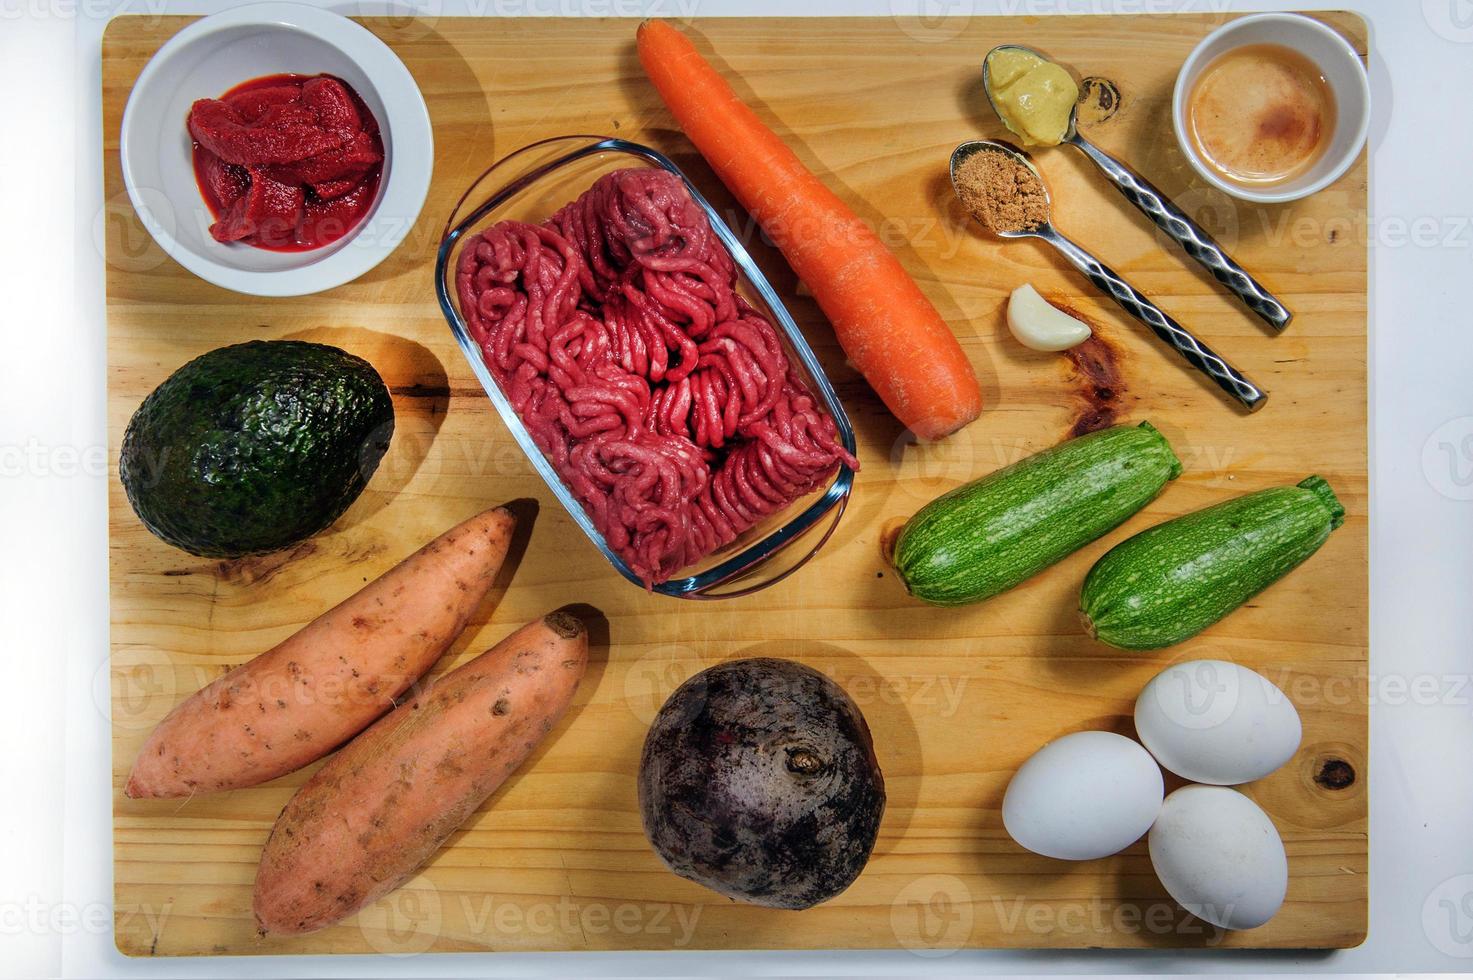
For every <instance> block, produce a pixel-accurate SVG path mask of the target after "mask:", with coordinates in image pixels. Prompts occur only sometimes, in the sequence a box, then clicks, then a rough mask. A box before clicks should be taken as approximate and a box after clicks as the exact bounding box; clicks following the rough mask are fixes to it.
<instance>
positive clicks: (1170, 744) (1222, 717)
mask: <svg viewBox="0 0 1473 980" xmlns="http://www.w3.org/2000/svg"><path fill="white" fill-rule="evenodd" d="M1135 730H1136V734H1137V735H1139V736H1140V740H1141V743H1142V744H1143V745H1145V747H1146V748H1147V749H1149V750H1150V752H1151V754H1152V755H1154V756H1155V757H1156V761H1157V762H1159V763H1161V765H1162V766H1163V767H1164V768H1165V769H1167V770H1169V771H1170V772H1174V773H1176V774H1177V775H1178V776H1181V777H1182V778H1184V779H1190V780H1191V781H1192V782H1195V783H1211V784H1213V785H1216V786H1236V785H1238V784H1239V783H1247V782H1251V781H1253V780H1255V779H1261V778H1263V777H1264V776H1267V775H1268V774H1269V773H1271V772H1273V771H1274V770H1275V769H1278V768H1279V767H1280V766H1282V765H1283V764H1284V763H1286V762H1288V761H1289V759H1291V758H1292V757H1293V755H1294V753H1295V751H1297V750H1298V748H1299V740H1300V737H1301V735H1302V734H1303V732H1302V728H1301V726H1300V722H1299V712H1297V711H1295V710H1294V703H1293V702H1292V701H1290V700H1289V698H1288V696H1286V695H1285V694H1284V692H1283V691H1281V690H1279V689H1278V688H1277V687H1276V686H1274V684H1273V683H1272V682H1271V681H1270V680H1269V679H1268V678H1267V677H1264V676H1263V675H1262V674H1257V673H1254V672H1253V671H1251V670H1249V669H1248V668H1247V667H1242V666H1239V665H1238V664H1235V663H1229V662H1228V661H1226V660H1191V661H1187V662H1185V663H1180V664H1173V665H1172V666H1170V667H1167V668H1166V669H1165V670H1163V671H1162V672H1161V673H1159V674H1157V675H1156V676H1155V677H1154V678H1152V679H1151V681H1150V683H1148V684H1147V685H1146V686H1145V688H1144V689H1143V690H1142V691H1141V693H1140V697H1138V698H1137V699H1136V702H1135Z"/></svg>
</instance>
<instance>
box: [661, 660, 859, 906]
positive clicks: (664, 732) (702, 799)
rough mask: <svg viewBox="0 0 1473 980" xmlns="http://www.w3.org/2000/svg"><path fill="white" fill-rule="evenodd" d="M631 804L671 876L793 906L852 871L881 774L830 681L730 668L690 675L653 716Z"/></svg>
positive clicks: (799, 670) (839, 883) (798, 669)
mask: <svg viewBox="0 0 1473 980" xmlns="http://www.w3.org/2000/svg"><path fill="white" fill-rule="evenodd" d="M639 806H640V812H641V814H642V815H643V819H644V831H645V835H646V836H647V837H649V840H650V843H651V844H652V845H653V846H654V849H655V853H656V854H658V855H659V856H660V858H661V860H663V861H664V862H665V863H666V864H667V865H668V866H669V867H670V870H672V871H674V872H675V873H676V874H678V875H680V876H681V877H682V878H689V879H690V880H691V881H695V882H698V883H700V884H702V885H705V886H706V887H708V888H711V889H714V890H715V891H718V892H720V893H721V894H723V895H727V896H729V897H731V898H736V899H741V900H742V901H744V902H751V903H752V904H754V905H766V906H769V907H772V908H782V909H805V908H808V907H810V906H813V905H817V904H818V903H819V902H823V901H827V900H828V899H830V898H833V897H834V896H835V895H837V894H839V893H840V892H842V891H843V890H844V889H845V888H848V887H849V885H850V884H851V883H852V882H853V881H854V879H855V878H857V877H859V873H860V872H861V871H862V870H864V866H865V864H866V863H867V862H868V860H869V855H870V851H871V850H872V849H873V848H874V845H875V837H876V836H877V834H878V833H879V829H880V817H881V816H882V815H883V813H884V810H885V778H884V775H883V774H882V773H881V772H880V766H879V763H878V762H877V761H876V759H875V752H874V746H873V743H872V741H871V739H870V733H869V726H868V725H866V724H865V720H864V716H863V715H862V714H860V712H859V708H858V707H856V706H855V704H854V702H853V701H852V700H850V699H849V696H848V695H847V694H845V693H844V691H843V689H842V688H840V687H839V686H838V685H837V684H835V683H834V682H833V681H831V680H829V679H828V678H827V677H825V676H824V675H822V674H820V673H818V672H817V671H816V670H813V669H811V668H809V667H805V666H803V665H802V664H799V663H794V662H793V661H790V660H776V659H770V658H757V659H751V660H737V661H732V662H729V663H724V664H719V665H717V666H715V667H711V668H709V669H707V670H704V671H702V672H701V673H699V674H697V675H696V676H694V677H692V678H691V679H690V680H688V681H686V682H685V683H684V684H682V685H681V686H680V687H679V688H678V689H677V690H676V691H675V693H674V694H672V695H671V696H670V699H669V700H668V701H666V702H665V705H664V707H662V708H661V709H660V712H659V714H658V715H657V716H656V718H655V721H654V724H652V725H651V726H650V731H649V735H648V736H647V737H646V738H645V743H644V753H643V756H642V757H641V759H640V765H639Z"/></svg>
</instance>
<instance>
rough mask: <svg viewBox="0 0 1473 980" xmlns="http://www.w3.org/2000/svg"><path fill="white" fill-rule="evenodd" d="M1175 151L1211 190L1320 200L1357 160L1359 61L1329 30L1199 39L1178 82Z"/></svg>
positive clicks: (1246, 25)
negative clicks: (1319, 193)
mask: <svg viewBox="0 0 1473 980" xmlns="http://www.w3.org/2000/svg"><path fill="white" fill-rule="evenodd" d="M1171 121H1172V128H1173V129H1174V130H1175V132H1176V141H1177V145H1179V146H1180V147H1181V151H1182V153H1183V154H1184V155H1185V156H1186V158H1187V160H1188V161H1189V162H1190V163H1191V165H1192V168H1193V169H1194V170H1196V171H1197V173H1199V174H1201V175H1202V178H1203V179H1204V180H1206V181H1207V182H1208V183H1209V184H1211V185H1212V186H1213V187H1216V188H1217V189H1218V190H1221V191H1222V192H1223V193H1225V194H1229V195H1231V196H1233V197H1236V198H1239V199H1240V200H1244V201H1253V202H1255V203H1259V204H1278V203H1282V202H1286V201H1297V200H1299V199H1300V198H1303V197H1308V196H1309V195H1311V194H1314V193H1315V192H1317V191H1320V190H1323V189H1324V188H1326V187H1328V186H1329V185H1330V184H1332V183H1334V182H1335V181H1336V180H1338V179H1339V178H1340V177H1341V176H1342V175H1344V173H1345V171H1346V170H1348V169H1350V166H1351V164H1353V163H1355V161H1356V158H1357V157H1359V156H1360V150H1361V147H1362V146H1363V145H1364V144H1365V141H1366V131H1367V129H1368V127H1369V126H1370V121H1371V90H1370V84H1369V82H1368V81H1367V79H1366V69H1365V66H1364V64H1362V62H1361V57H1360V55H1359V54H1358V53H1357V52H1356V50H1355V48H1353V47H1351V45H1350V42H1348V41H1347V40H1345V38H1344V37H1342V36H1341V35H1340V34H1339V33H1337V32H1336V31H1335V30H1334V29H1333V28H1331V27H1329V26H1328V25H1326V24H1324V23H1321V22H1320V21H1317V20H1314V19H1312V18H1309V17H1304V16H1301V15H1299V14H1253V15H1250V16H1247V17H1240V18H1238V19H1237V20H1233V21H1230V22H1228V23H1227V24H1224V25H1223V26H1222V27H1219V28H1218V29H1217V30H1215V31H1213V32H1212V33H1211V34H1209V35H1207V37H1205V38H1203V39H1202V41H1201V43H1199V44H1198V45H1197V46H1196V48H1194V49H1193V50H1192V53H1191V54H1190V55H1189V56H1188V57H1187V60H1186V62H1185V63H1183V65H1182V67H1181V71H1180V72H1178V73H1177V76H1176V88H1175V90H1174V91H1173V93H1172V99H1171Z"/></svg>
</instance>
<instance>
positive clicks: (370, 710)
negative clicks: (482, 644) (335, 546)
mask: <svg viewBox="0 0 1473 980" xmlns="http://www.w3.org/2000/svg"><path fill="white" fill-rule="evenodd" d="M515 527H516V518H515V517H513V516H512V514H511V512H510V511H507V510H505V509H504V508H500V507H498V508H495V509H493V510H488V511H485V512H484V513H481V514H478V515H476V516H475V517H472V518H471V519H470V520H468V521H465V522H463V523H461V524H458V525H456V526H455V527H453V528H451V529H450V530H449V531H446V532H445V533H444V534H442V535H440V536H439V537H438V538H436V539H435V540H433V541H431V542H430V543H429V544H427V545H425V546H424V547H423V548H421V549H420V550H419V551H417V552H415V553H414V554H413V555H411V556H409V557H408V558H407V559H405V560H404V561H402V562H400V563H399V564H398V565H396V566H395V567H394V568H392V569H390V570H389V571H388V572H386V573H384V575H382V576H381V577H379V578H378V579H376V580H374V581H373V582H370V583H369V584H368V585H367V586H365V587H364V588H363V589H362V590H360V591H359V592H358V593H356V594H355V595H353V596H351V597H349V598H348V599H345V600H344V601H343V602H341V603H339V604H338V605H337V606H335V607H334V608H332V609H330V610H328V611H327V612H325V613H323V614H322V615H321V616H319V617H317V619H315V620H313V621H312V622H311V623H309V624H307V625H306V626H305V627H303V628H302V629H301V630H300V631H298V632H297V633H296V634H294V635H292V636H291V637H289V638H287V639H286V640H284V641H283V642H281V643H280V644H278V645H277V646H275V647H273V648H272V649H270V650H268V651H267V652H265V653H263V654H261V655H260V656H258V657H256V658H255V659H254V660H251V661H249V662H247V663H245V664H242V665H241V666H239V667H237V668H235V669H234V670H232V671H230V672H229V673H227V674H225V675H224V676H223V677H219V678H217V679H216V680H214V681H212V682H211V683H209V684H208V685H206V686H205V687H203V688H201V689H200V690H199V691H198V692H196V693H195V694H194V695H192V696H191V697H190V698H188V699H187V700H185V701H184V702H182V703H180V704H179V705H177V706H175V708H174V710H173V711H171V712H170V713H169V714H168V716H167V717H165V718H164V720H163V721H162V722H160V723H159V726H158V727H157V728H156V729H154V731H153V733H152V734H151V735H150V736H149V737H148V740H147V741H146V742H145V743H144V745H143V748H142V749H141V750H140V751H139V753H138V759H137V761H135V762H134V764H133V771H132V773H131V774H130V775H129V777H128V782H127V784H126V786H125V787H124V789H123V792H124V793H125V794H126V795H128V796H130V797H134V798H171V797H182V796H190V795H192V794H194V793H205V792H214V791H219V790H227V789H240V788H242V787H245V786H254V785H257V784H259V783H264V782H266V781H268V780H271V779H275V778H276V777H278V776H281V775H284V774H286V773H289V772H292V771H293V770H295V769H300V768H301V767H302V766H305V765H307V764H308V763H310V762H314V761H316V760H317V759H320V758H322V757H323V756H324V755H326V754H327V753H329V752H331V751H332V750H333V749H335V748H337V747H338V746H339V745H341V744H342V743H343V742H345V741H347V740H348V739H350V738H352V737H353V736H354V735H356V734H358V732H360V731H362V730H363V729H364V728H366V727H367V726H368V725H370V724H372V723H373V721H374V720H375V719H377V718H378V717H379V716H381V715H382V714H383V713H384V712H386V711H388V710H389V709H390V708H392V707H393V706H394V704H395V702H396V700H397V699H398V697H399V696H400V695H401V694H403V693H404V692H405V691H406V690H408V689H409V687H410V685H412V684H413V683H414V682H415V681H417V680H419V678H420V677H422V676H423V675H424V674H425V672H426V671H428V670H429V669H430V668H431V667H432V666H434V664H435V662H436V661H437V660H439V659H440V656H441V655H442V654H443V653H444V652H445V651H446V650H447V649H448V648H449V647H450V645H451V644H452V643H453V642H455V639H456V637H458V636H459V635H460V634H461V631H463V630H464V629H465V625H466V623H467V622H468V621H469V620H470V618H471V616H472V615H473V614H474V613H475V611H476V608H477V607H478V606H479V605H480V604H481V601H482V600H483V599H484V598H485V596H486V593H487V592H488V591H489V590H490V588H491V585H492V583H493V582H494V581H495V579H496V574H497V572H498V571H499V570H500V568H501V565H502V562H503V561H504V560H505V559H506V554H507V550H508V548H509V547H510V544H511V538H512V533H513V531H514V529H515Z"/></svg>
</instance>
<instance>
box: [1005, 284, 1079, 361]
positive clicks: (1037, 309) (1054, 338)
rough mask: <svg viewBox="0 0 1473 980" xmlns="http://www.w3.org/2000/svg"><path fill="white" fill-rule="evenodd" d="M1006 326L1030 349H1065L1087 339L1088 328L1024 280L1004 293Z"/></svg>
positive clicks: (1019, 341)
mask: <svg viewBox="0 0 1473 980" xmlns="http://www.w3.org/2000/svg"><path fill="white" fill-rule="evenodd" d="M1008 329H1009V330H1011V331H1012V332H1013V336H1014V337H1016V338H1018V343H1020V344H1022V345H1023V346H1024V347H1030V348H1032V349H1033V350H1068V349H1069V348H1070V347H1073V346H1075V345H1076V344H1082V343H1084V342H1085V341H1086V340H1088V339H1089V335H1090V329H1089V327H1088V326H1086V325H1085V324H1083V323H1080V322H1079V321H1078V320H1076V319H1075V318H1074V317H1072V316H1070V315H1069V314H1067V313H1065V312H1064V311H1063V310H1060V309H1059V308H1057V307H1056V306H1054V305H1053V304H1051V303H1050V302H1049V301H1048V300H1046V299H1044V298H1043V297H1042V296H1040V295H1038V290H1036V289H1034V288H1033V286H1032V285H1031V284H1029V283H1026V282H1025V283H1024V284H1023V285H1021V286H1019V287H1018V288H1017V289H1015V290H1013V293H1012V295H1011V296H1009V297H1008Z"/></svg>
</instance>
